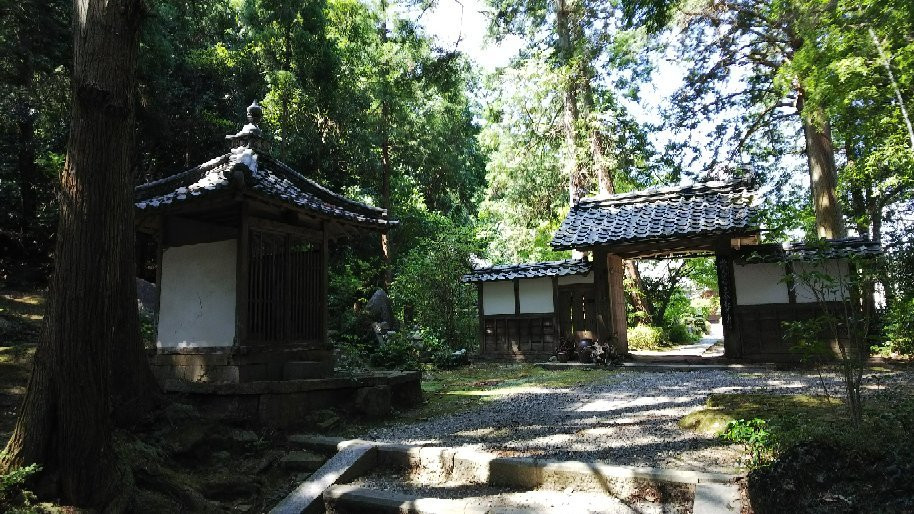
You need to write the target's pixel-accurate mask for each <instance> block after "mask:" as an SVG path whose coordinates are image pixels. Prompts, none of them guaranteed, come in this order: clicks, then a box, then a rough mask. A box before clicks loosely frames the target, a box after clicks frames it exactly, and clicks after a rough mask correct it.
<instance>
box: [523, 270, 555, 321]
mask: <svg viewBox="0 0 914 514" xmlns="http://www.w3.org/2000/svg"><path fill="white" fill-rule="evenodd" d="M517 295H518V297H519V299H520V311H521V313H543V312H554V311H555V307H553V306H552V298H553V296H552V279H551V278H549V277H545V278H528V279H521V280H520V281H519V283H518V289H517Z"/></svg>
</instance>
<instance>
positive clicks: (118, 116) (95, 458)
mask: <svg viewBox="0 0 914 514" xmlns="http://www.w3.org/2000/svg"><path fill="white" fill-rule="evenodd" d="M140 18H141V3H140V1H139V0H118V1H110V0H108V1H106V0H75V2H74V15H73V32H74V47H73V63H74V66H73V77H72V84H73V106H72V114H71V120H70V135H69V140H68V143H67V160H66V164H65V165H64V169H63V172H62V174H61V177H60V189H59V193H58V200H59V205H60V215H59V222H58V231H57V234H58V237H57V244H56V252H55V266H54V273H53V276H52V277H51V283H50V293H49V300H48V311H47V316H46V325H45V330H44V333H43V335H42V338H41V340H40V342H39V349H38V353H37V356H36V364H35V371H34V372H33V374H32V377H31V379H30V380H29V389H28V392H27V394H26V397H25V400H24V402H23V404H22V407H21V409H20V413H19V417H18V419H17V422H16V427H15V429H14V432H13V436H12V438H11V439H10V442H9V443H8V444H7V448H6V454H5V456H4V457H3V460H2V468H3V469H5V470H9V469H11V468H15V467H18V466H22V465H27V464H30V463H33V462H37V463H39V464H41V465H42V466H43V468H44V469H43V471H42V479H43V482H44V483H46V484H47V485H48V486H49V492H51V493H52V494H54V495H55V496H57V497H59V498H60V499H61V500H62V501H63V502H64V503H67V504H72V505H76V506H79V507H90V508H97V509H106V510H120V509H122V508H123V504H122V503H119V501H121V500H123V499H124V498H125V496H126V495H127V494H128V493H129V490H130V488H129V484H130V481H131V477H130V473H129V470H127V469H126V468H124V467H123V466H121V465H120V464H119V461H118V458H117V456H116V454H115V452H114V447H113V441H112V429H113V421H112V416H111V412H112V408H113V406H114V403H113V401H112V396H113V394H112V393H113V392H114V388H115V387H120V386H119V384H120V383H121V381H120V380H118V379H115V378H113V377H114V376H116V375H130V374H137V375H138V377H144V376H148V375H146V374H145V373H148V372H149V371H148V364H146V363H145V362H144V363H143V364H144V366H141V367H140V368H139V369H137V368H136V367H135V366H137V365H138V364H137V362H136V361H137V360H138V359H137V355H139V354H141V353H142V348H141V347H140V346H139V334H138V333H128V332H130V331H132V330H133V329H134V328H135V327H136V326H137V311H136V295H135V293H136V290H135V289H136V282H135V278H134V273H133V268H134V263H133V260H134V248H133V243H134V226H133V223H134V222H133V219H134V206H133V182H134V180H133V167H132V165H131V162H130V161H131V156H132V154H133V152H132V151H131V150H132V144H133V133H134V128H135V123H134V94H135V79H136V74H135V69H136V56H137V50H138V34H139V22H140ZM121 337H123V338H125V339H119V338H121ZM115 360H116V362H117V366H116V367H115V366H114V365H113V363H114V362H115ZM144 369H145V373H144V372H143V371H144ZM132 380H137V383H139V381H141V380H143V379H142V378H135V379H132ZM132 380H131V379H127V380H126V381H127V382H128V383H129V382H131V381H132ZM150 392H151V391H150ZM120 394H121V393H119V395H120Z"/></svg>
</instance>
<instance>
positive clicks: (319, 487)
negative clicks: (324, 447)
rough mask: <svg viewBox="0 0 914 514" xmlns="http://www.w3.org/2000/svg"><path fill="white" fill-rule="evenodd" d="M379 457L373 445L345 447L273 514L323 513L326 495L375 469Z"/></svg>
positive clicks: (281, 503) (294, 491) (288, 497)
mask: <svg viewBox="0 0 914 514" xmlns="http://www.w3.org/2000/svg"><path fill="white" fill-rule="evenodd" d="M377 456H378V452H377V448H376V447H375V446H374V445H371V444H352V445H349V446H346V447H345V448H343V449H342V450H341V451H340V452H339V453H337V454H336V455H334V456H333V457H331V458H330V460H328V461H327V462H325V463H324V465H323V466H321V467H320V468H319V469H318V470H317V471H315V472H314V474H312V475H311V476H310V477H308V480H306V481H304V482H302V483H301V484H299V485H298V487H296V488H295V490H293V491H292V492H291V493H289V495H288V496H286V497H285V498H284V499H283V500H282V501H281V502H279V504H277V505H276V506H275V507H273V509H272V510H270V514H302V513H312V512H322V510H323V508H324V501H323V498H322V495H323V494H324V492H325V491H326V490H327V489H328V488H329V487H331V486H333V485H334V484H336V483H337V482H347V481H349V480H352V479H353V478H356V477H358V476H360V475H362V474H364V473H365V472H367V471H368V470H370V469H372V468H374V467H375V465H376V464H377Z"/></svg>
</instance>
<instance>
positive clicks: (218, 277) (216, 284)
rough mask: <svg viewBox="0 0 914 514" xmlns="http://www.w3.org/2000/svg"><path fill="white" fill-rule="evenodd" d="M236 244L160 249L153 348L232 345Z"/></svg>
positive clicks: (211, 244) (230, 241)
mask: <svg viewBox="0 0 914 514" xmlns="http://www.w3.org/2000/svg"><path fill="white" fill-rule="evenodd" d="M237 245H238V243H237V240H235V239H230V240H227V241H219V242H216V243H202V244H195V245H187V246H176V247H171V248H166V249H165V250H164V252H163V253H162V284H161V288H162V289H161V304H160V307H159V326H158V334H157V340H156V345H157V346H158V347H159V348H175V347H197V346H231V345H232V343H233V342H234V339H235V273H236V268H235V259H236V253H237Z"/></svg>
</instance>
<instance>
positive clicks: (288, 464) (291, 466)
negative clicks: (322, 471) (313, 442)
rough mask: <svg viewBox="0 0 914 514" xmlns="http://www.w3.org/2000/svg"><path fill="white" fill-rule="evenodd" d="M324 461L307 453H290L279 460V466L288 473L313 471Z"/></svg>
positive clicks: (316, 455) (319, 456)
mask: <svg viewBox="0 0 914 514" xmlns="http://www.w3.org/2000/svg"><path fill="white" fill-rule="evenodd" d="M326 460H327V458H326V457H324V456H322V455H318V454H316V453H312V452H309V451H292V452H289V453H287V454H285V455H284V456H283V457H282V458H281V459H279V465H280V466H281V467H282V468H283V469H286V470H289V471H314V470H316V469H317V468H319V467H321V466H322V465H323V464H324V461H326Z"/></svg>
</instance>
